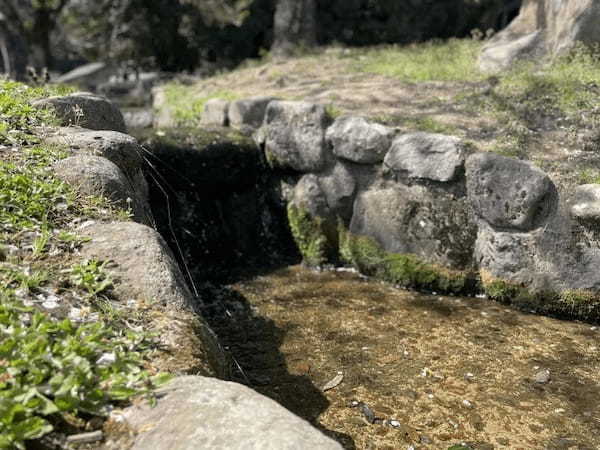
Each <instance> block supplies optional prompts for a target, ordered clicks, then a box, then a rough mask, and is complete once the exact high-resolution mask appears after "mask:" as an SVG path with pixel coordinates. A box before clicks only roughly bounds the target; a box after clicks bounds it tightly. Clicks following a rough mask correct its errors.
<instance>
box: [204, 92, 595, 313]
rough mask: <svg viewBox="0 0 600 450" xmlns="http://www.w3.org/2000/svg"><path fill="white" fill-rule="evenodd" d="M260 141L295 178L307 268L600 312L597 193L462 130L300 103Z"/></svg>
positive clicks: (271, 118)
mask: <svg viewBox="0 0 600 450" xmlns="http://www.w3.org/2000/svg"><path fill="white" fill-rule="evenodd" d="M252 101H253V99H244V100H240V101H239V102H243V103H244V105H246V107H247V106H248V104H249V103H252ZM256 101H257V102H263V99H262V98H261V99H257V100H256ZM236 103H237V102H233V103H232V104H231V105H230V106H229V110H231V109H232V108H236ZM263 103H264V102H263ZM263 103H261V104H263ZM212 104H213V103H207V105H206V112H205V117H210V116H211V111H210V110H211V108H212V106H211V105H212ZM214 104H217V102H215V103H214ZM218 108H219V114H223V111H227V107H226V106H224V105H223V103H222V102H218ZM219 122H220V124H222V123H223V120H222V117H220V118H219ZM252 122H253V123H256V117H253V118H252ZM237 126H239V127H250V126H251V124H250V123H249V122H248V123H245V124H244V123H239V124H237ZM254 138H255V141H256V143H257V145H259V147H260V148H261V149H263V151H264V153H265V158H266V159H267V161H269V164H270V165H271V167H272V168H273V170H274V171H275V172H278V173H286V174H288V182H287V183H285V184H284V186H283V187H282V192H284V194H285V198H286V201H287V202H288V218H289V223H290V228H291V230H292V232H293V234H294V237H295V239H296V243H297V245H298V248H299V250H300V251H301V253H302V254H303V257H304V261H305V263H307V264H310V265H314V266H323V265H327V264H338V263H348V264H352V265H353V266H355V267H356V268H357V269H359V270H360V271H362V272H363V273H366V274H368V275H373V276H376V277H379V278H382V279H385V280H387V281H390V282H392V283H394V284H398V285H401V286H405V287H410V288H416V289H421V290H426V291H435V292H446V293H456V294H458V293H468V294H473V293H481V292H483V293H485V294H487V295H488V296H489V297H492V298H494V299H498V300H501V301H505V302H508V303H512V304H514V305H516V306H519V307H522V308H526V309H528V310H535V311H539V312H543V313H549V314H559V315H565V316H570V317H577V318H583V319H598V318H599V317H600V314H599V312H600V309H599V307H600V297H599V296H598V291H599V289H600V274H599V273H598V271H597V270H596V267H598V264H599V263H600V244H599V242H600V241H598V240H597V239H596V237H595V234H594V233H595V231H594V230H595V229H596V228H597V221H598V220H599V219H600V216H599V215H598V214H597V211H598V209H597V208H599V207H600V205H599V204H598V195H599V192H600V185H589V186H584V187H580V188H579V189H578V190H577V191H576V192H574V193H570V194H567V195H564V196H563V197H564V198H561V197H560V196H559V195H558V190H557V188H556V186H555V185H554V183H553V181H552V180H551V179H550V178H549V177H548V176H547V175H546V174H545V173H543V172H542V171H541V170H539V169H538V168H536V167H535V166H534V165H533V164H531V163H529V162H526V161H519V160H516V159H511V158H506V157H503V156H500V155H497V154H493V153H482V152H478V151H477V149H475V148H472V147H471V146H470V145H467V144H466V143H464V142H461V140H460V139H458V138H456V137H453V136H446V135H441V134H432V133H408V134H403V133H401V132H399V131H398V130H393V129H389V128H386V127H385V126H383V125H381V124H377V123H373V122H370V121H369V120H367V119H365V118H362V117H354V116H343V117H338V118H337V119H335V120H333V119H332V118H331V117H329V116H328V115H327V113H326V111H325V109H324V108H323V107H322V106H319V105H315V104H310V103H305V102H289V101H280V100H272V101H271V102H269V103H268V104H267V105H266V107H264V118H263V122H262V125H261V126H260V127H259V128H258V129H256V131H255V133H254ZM289 180H291V181H289Z"/></svg>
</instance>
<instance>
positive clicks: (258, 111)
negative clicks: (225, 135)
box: [229, 96, 276, 129]
mask: <svg viewBox="0 0 600 450" xmlns="http://www.w3.org/2000/svg"><path fill="white" fill-rule="evenodd" d="M273 100H276V98H275V97H265V96H260V97H251V98H245V99H242V100H235V101H233V102H231V105H230V106H229V125H231V126H232V127H233V128H243V127H250V128H254V129H256V128H259V127H260V126H261V125H262V123H263V120H264V118H265V111H266V110H267V106H268V104H269V103H270V102H272V101H273Z"/></svg>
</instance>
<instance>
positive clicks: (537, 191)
mask: <svg viewBox="0 0 600 450" xmlns="http://www.w3.org/2000/svg"><path fill="white" fill-rule="evenodd" d="M466 176H467V192H468V196H469V201H470V203H471V205H472V207H473V210H474V211H475V213H476V214H477V215H478V216H479V217H480V218H481V219H483V220H485V221H486V222H487V223H488V224H490V225H491V226H493V227H495V228H499V229H513V230H520V231H528V230H531V229H533V228H535V227H537V226H539V225H540V224H541V223H542V222H543V221H544V219H545V218H547V217H548V215H549V213H550V212H551V211H552V209H553V208H554V207H555V205H556V200H557V197H556V195H557V194H556V188H555V186H554V184H553V183H552V181H551V180H550V178H548V176H547V175H546V174H545V173H544V172H542V171H541V170H539V169H538V168H536V167H535V166H533V164H531V163H529V162H525V161H519V160H516V159H512V158H507V157H504V156H500V155H497V154H494V153H477V154H474V155H471V156H470V157H469V158H468V159H467V162H466Z"/></svg>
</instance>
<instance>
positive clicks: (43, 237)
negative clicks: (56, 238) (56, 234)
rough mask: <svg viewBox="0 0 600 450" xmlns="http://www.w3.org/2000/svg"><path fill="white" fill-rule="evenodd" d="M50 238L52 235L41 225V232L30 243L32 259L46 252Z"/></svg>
mask: <svg viewBox="0 0 600 450" xmlns="http://www.w3.org/2000/svg"><path fill="white" fill-rule="evenodd" d="M51 237H52V234H51V232H50V230H49V229H48V228H47V227H46V226H43V225H42V231H41V232H40V234H39V235H38V236H37V237H36V238H35V239H34V240H33V243H32V247H33V257H34V258H37V257H39V256H41V255H43V254H44V253H45V252H46V250H47V247H48V244H49V243H50V238H51Z"/></svg>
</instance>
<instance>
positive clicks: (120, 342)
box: [0, 291, 167, 449]
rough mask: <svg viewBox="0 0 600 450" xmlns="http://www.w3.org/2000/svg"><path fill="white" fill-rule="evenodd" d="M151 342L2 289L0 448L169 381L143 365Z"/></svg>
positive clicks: (13, 445) (105, 409)
mask: <svg viewBox="0 0 600 450" xmlns="http://www.w3.org/2000/svg"><path fill="white" fill-rule="evenodd" d="M150 345H151V342H150V340H149V339H148V338H147V337H143V336H142V337H141V336H140V335H136V334H134V333H131V332H127V333H123V332H120V331H117V330H115V329H112V328H110V327H108V326H106V325H105V324H104V323H102V322H96V323H93V324H84V325H79V326H78V325H75V324H74V323H73V322H71V321H70V320H62V321H56V320H53V319H51V318H50V317H48V316H46V315H45V314H42V313H40V312H38V311H35V310H34V309H32V308H26V307H24V306H23V305H22V304H21V303H20V302H18V301H17V300H16V299H15V298H14V297H12V295H11V294H10V292H6V291H4V292H1V293H0V448H2V449H9V448H17V449H24V448H25V441H27V440H30V439H35V438H39V437H41V436H43V435H44V434H47V433H49V432H50V431H52V430H53V428H54V425H56V424H58V423H60V422H61V421H62V422H66V418H67V417H69V416H70V417H72V416H78V415H80V414H82V413H85V414H88V415H96V416H106V415H107V413H108V411H109V409H108V407H109V405H110V404H114V403H115V402H118V401H122V400H126V399H128V398H130V397H132V396H135V395H140V394H149V393H150V391H151V389H152V388H153V387H155V386H157V385H158V384H160V383H162V382H164V381H165V380H166V379H167V376H165V375H159V376H155V377H151V376H150V375H149V374H148V372H146V371H145V370H143V368H142V366H143V363H144V355H145V354H146V352H147V351H148V350H149V349H150Z"/></svg>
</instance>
